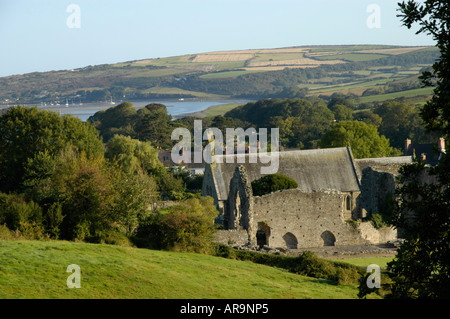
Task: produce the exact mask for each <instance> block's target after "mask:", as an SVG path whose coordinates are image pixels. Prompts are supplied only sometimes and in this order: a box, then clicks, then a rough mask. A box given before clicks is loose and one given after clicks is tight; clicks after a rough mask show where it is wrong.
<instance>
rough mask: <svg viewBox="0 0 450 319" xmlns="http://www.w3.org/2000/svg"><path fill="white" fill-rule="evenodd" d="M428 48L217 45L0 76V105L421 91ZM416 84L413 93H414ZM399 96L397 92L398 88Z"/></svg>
mask: <svg viewBox="0 0 450 319" xmlns="http://www.w3.org/2000/svg"><path fill="white" fill-rule="evenodd" d="M438 53H439V52H438V51H437V50H436V49H435V48H432V47H399V46H383V45H354V46H315V47H291V48H278V49H261V50H241V51H222V52H209V53H200V54H188V55H183V56H175V57H167V58H154V59H145V60H137V61H128V62H122V63H116V64H103V65H96V66H87V67H84V68H78V69H73V70H60V71H51V72H35V73H29V74H23V75H13V76H7V77H2V78H0V105H11V104H26V103H35V104H39V103H54V104H57V103H59V104H64V103H66V101H69V102H70V103H83V102H105V101H110V100H115V101H117V100H137V99H174V98H183V99H184V98H196V99H218V98H220V99H226V98H251V99H260V98H269V97H271V98H276V97H303V96H305V95H322V96H327V95H331V94H333V93H344V94H355V95H357V96H362V97H364V98H365V99H367V98H368V97H370V98H369V99H368V102H373V101H377V100H384V99H388V98H389V96H384V95H385V94H390V93H394V92H403V91H405V92H406V91H407V96H408V97H410V98H412V97H416V96H427V95H429V93H430V92H431V91H430V90H428V91H423V90H422V91H421V90H417V89H420V83H419V81H418V79H417V77H418V75H419V74H420V73H421V71H422V70H423V69H424V68H427V67H429V66H430V65H431V64H432V63H433V62H434V60H435V59H436V58H437V57H438ZM415 90H417V91H415ZM400 95H401V94H400Z"/></svg>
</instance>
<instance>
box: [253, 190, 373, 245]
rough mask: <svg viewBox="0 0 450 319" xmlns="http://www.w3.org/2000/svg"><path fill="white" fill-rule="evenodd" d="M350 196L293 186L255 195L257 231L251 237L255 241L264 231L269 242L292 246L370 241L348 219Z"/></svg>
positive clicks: (254, 206) (349, 243) (254, 212)
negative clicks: (347, 203)
mask: <svg viewBox="0 0 450 319" xmlns="http://www.w3.org/2000/svg"><path fill="white" fill-rule="evenodd" d="M348 195H349V194H347V193H342V192H338V191H318V192H312V193H307V192H303V191H301V190H299V189H290V190H283V191H277V192H274V193H271V194H268V195H264V196H260V197H254V198H253V200H254V204H253V222H254V226H253V229H254V230H255V231H254V232H253V233H252V234H251V237H252V238H253V240H254V241H255V242H256V241H257V239H256V233H257V231H259V233H260V234H261V232H262V231H264V233H266V243H265V244H266V245H268V246H270V247H282V248H291V249H295V248H308V247H322V246H324V245H325V246H327V245H330V246H333V245H335V246H340V245H356V244H366V243H368V241H367V240H365V239H363V238H362V237H361V235H360V233H359V232H358V231H357V230H356V229H355V228H354V227H352V225H351V223H349V222H347V221H346V220H345V216H344V213H345V210H346V207H345V199H346V197H347V196H348ZM267 233H270V234H269V235H267Z"/></svg>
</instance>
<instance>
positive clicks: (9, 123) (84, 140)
mask: <svg viewBox="0 0 450 319" xmlns="http://www.w3.org/2000/svg"><path fill="white" fill-rule="evenodd" d="M0 132H1V134H0V190H1V191H4V192H12V191H21V190H22V189H23V185H22V182H23V178H24V173H25V166H26V164H27V162H28V160H30V159H33V158H34V157H35V156H37V154H38V153H40V152H44V153H47V154H48V156H50V157H54V156H55V155H57V154H58V153H59V152H60V151H61V150H62V149H64V148H65V146H66V145H67V144H71V145H72V147H73V148H74V150H75V151H76V152H77V153H81V152H85V154H86V156H87V157H92V156H93V157H95V156H97V155H99V154H103V152H104V149H103V145H102V142H101V140H100V139H99V136H98V131H97V130H96V129H95V128H94V127H93V126H92V125H90V124H89V123H84V122H82V121H81V120H80V119H78V118H75V117H72V116H63V117H60V116H59V115H58V114H57V113H54V112H50V111H45V110H38V109H37V107H33V108H27V107H22V106H17V107H12V108H10V109H9V110H8V111H7V112H6V113H5V114H4V115H2V116H1V117H0Z"/></svg>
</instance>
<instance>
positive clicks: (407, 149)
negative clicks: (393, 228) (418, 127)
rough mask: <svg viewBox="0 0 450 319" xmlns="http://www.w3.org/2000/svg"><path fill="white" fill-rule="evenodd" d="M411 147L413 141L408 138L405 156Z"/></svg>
mask: <svg viewBox="0 0 450 319" xmlns="http://www.w3.org/2000/svg"><path fill="white" fill-rule="evenodd" d="M410 146H411V140H410V139H409V138H407V139H406V140H405V151H404V155H408V151H409V147H410Z"/></svg>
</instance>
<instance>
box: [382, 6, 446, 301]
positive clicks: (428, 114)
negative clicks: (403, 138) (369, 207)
mask: <svg viewBox="0 0 450 319" xmlns="http://www.w3.org/2000/svg"><path fill="white" fill-rule="evenodd" d="M398 10H399V11H400V14H399V15H398V16H399V17H401V20H402V22H403V24H404V25H405V26H406V27H407V28H411V27H412V26H413V25H415V24H418V25H419V26H420V29H419V30H418V31H417V33H427V34H429V35H431V36H432V37H433V39H434V40H435V41H436V44H437V47H438V48H439V50H440V53H441V56H440V58H439V59H437V60H436V62H435V63H434V64H433V68H432V71H426V72H424V73H423V74H422V76H421V80H422V82H423V84H424V85H425V86H435V88H434V94H433V97H432V99H431V100H430V101H429V102H427V103H426V104H425V105H424V106H423V107H422V108H421V110H420V116H421V118H422V119H423V120H424V122H425V126H426V128H427V129H428V130H430V131H434V132H439V133H441V135H442V136H443V137H444V138H445V139H446V140H447V141H449V138H450V95H449V94H448V92H449V89H450V51H449V50H450V3H449V2H448V1H439V0H426V1H424V2H422V3H418V2H415V1H412V0H410V1H403V2H402V3H399V9H398ZM449 171H450V157H449V156H448V155H442V157H441V160H440V162H439V164H438V165H437V166H436V167H431V168H430V167H425V165H424V164H423V163H417V162H416V163H414V164H411V165H406V166H404V167H402V169H401V171H400V173H401V178H400V180H399V181H400V187H399V188H398V190H397V192H396V195H397V197H398V200H397V202H396V208H395V211H394V212H395V217H394V222H393V224H394V226H395V227H398V228H399V229H402V231H403V232H404V234H405V242H404V244H403V245H402V246H401V247H400V249H399V251H398V254H397V256H396V257H395V259H394V260H393V261H392V262H391V263H389V264H388V271H389V275H390V277H391V279H392V281H393V283H392V285H391V287H390V288H391V291H392V293H391V296H392V297H399V298H449V297H450V263H449V262H448V261H449V260H450V236H449V230H450V203H449V198H450V174H449ZM427 176H428V178H426V177H427ZM427 179H428V181H427Z"/></svg>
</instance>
